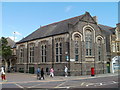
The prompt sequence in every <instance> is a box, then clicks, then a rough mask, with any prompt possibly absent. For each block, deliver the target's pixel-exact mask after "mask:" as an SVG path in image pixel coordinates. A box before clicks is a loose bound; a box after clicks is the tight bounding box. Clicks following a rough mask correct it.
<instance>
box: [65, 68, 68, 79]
mask: <svg viewBox="0 0 120 90" xmlns="http://www.w3.org/2000/svg"><path fill="white" fill-rule="evenodd" d="M64 72H65V77H67V75H68V68H67V66H65V69H64Z"/></svg>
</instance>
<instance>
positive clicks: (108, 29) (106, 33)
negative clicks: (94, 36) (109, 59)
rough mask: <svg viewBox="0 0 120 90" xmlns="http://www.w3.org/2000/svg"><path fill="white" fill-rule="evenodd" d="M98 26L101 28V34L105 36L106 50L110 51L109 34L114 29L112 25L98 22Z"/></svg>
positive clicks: (113, 31)
mask: <svg viewBox="0 0 120 90" xmlns="http://www.w3.org/2000/svg"><path fill="white" fill-rule="evenodd" d="M98 26H99V27H100V28H101V29H102V34H104V36H105V37H106V51H107V52H110V35H112V34H113V33H115V30H114V28H113V27H109V26H105V25H101V24H98Z"/></svg>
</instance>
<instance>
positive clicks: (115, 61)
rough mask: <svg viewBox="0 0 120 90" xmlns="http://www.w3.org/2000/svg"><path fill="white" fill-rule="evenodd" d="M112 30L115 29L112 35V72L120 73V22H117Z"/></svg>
mask: <svg viewBox="0 0 120 90" xmlns="http://www.w3.org/2000/svg"><path fill="white" fill-rule="evenodd" d="M111 30H113V31H115V33H113V35H112V36H111V52H112V55H111V59H112V61H111V72H112V73H118V70H120V23H118V24H116V27H115V28H112V29H111Z"/></svg>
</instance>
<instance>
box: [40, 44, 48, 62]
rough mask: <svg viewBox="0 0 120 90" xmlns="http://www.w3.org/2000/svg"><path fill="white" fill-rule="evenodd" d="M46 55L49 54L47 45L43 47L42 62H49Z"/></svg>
mask: <svg viewBox="0 0 120 90" xmlns="http://www.w3.org/2000/svg"><path fill="white" fill-rule="evenodd" d="M46 54H47V47H46V45H42V46H41V57H42V62H47V58H46Z"/></svg>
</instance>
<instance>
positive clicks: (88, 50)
mask: <svg viewBox="0 0 120 90" xmlns="http://www.w3.org/2000/svg"><path fill="white" fill-rule="evenodd" d="M92 43H93V35H92V30H90V29H86V30H85V47H86V56H92Z"/></svg>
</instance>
